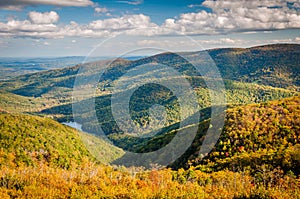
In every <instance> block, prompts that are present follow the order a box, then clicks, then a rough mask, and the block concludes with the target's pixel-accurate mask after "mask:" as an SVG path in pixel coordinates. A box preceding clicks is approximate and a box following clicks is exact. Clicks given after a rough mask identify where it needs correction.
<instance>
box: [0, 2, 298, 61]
mask: <svg viewBox="0 0 300 199" xmlns="http://www.w3.org/2000/svg"><path fill="white" fill-rule="evenodd" d="M272 43H299V44H300V0H233V1H229V0H0V57H63V56H120V55H124V54H130V53H131V54H135V55H147V54H149V53H150V52H151V51H149V50H148V51H147V50H145V49H147V48H151V49H160V51H176V52H177V51H197V50H203V49H211V48H225V47H251V46H256V45H264V44H272ZM133 51H134V53H132V52H133ZM150 54H151V53H150Z"/></svg>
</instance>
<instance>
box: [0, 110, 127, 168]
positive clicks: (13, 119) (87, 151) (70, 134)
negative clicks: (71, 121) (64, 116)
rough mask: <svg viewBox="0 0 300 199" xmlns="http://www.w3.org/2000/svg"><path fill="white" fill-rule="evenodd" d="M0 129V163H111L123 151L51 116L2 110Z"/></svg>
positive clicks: (69, 165)
mask: <svg viewBox="0 0 300 199" xmlns="http://www.w3.org/2000/svg"><path fill="white" fill-rule="evenodd" d="M0 132H1V134H0V150H1V155H0V156H1V162H0V165H10V164H11V165H19V166H20V165H22V164H24V165H27V166H28V165H36V164H37V163H38V162H43V163H46V164H48V165H50V166H53V167H62V168H69V167H71V166H72V165H79V164H80V163H81V162H82V161H83V160H85V159H86V160H90V161H95V160H96V159H97V160H98V162H101V163H103V164H108V163H109V162H110V161H112V160H114V159H116V158H118V157H119V156H121V155H122V151H121V150H119V149H116V148H115V147H113V146H112V145H109V144H108V143H106V142H105V141H103V140H102V139H100V138H97V137H95V136H92V135H87V134H85V133H82V132H79V131H77V130H75V129H73V128H71V127H68V126H65V125H62V124H60V123H58V122H56V121H53V120H51V119H49V118H41V117H38V116H30V115H21V114H7V113H6V114H5V113H2V114H0ZM93 155H94V156H93ZM95 157H96V159H95Z"/></svg>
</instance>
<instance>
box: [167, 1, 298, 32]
mask: <svg viewBox="0 0 300 199" xmlns="http://www.w3.org/2000/svg"><path fill="white" fill-rule="evenodd" d="M292 2H294V3H292ZM296 3H299V0H294V1H293V0H291V1H286V0H253V1H249V0H240V1H229V0H206V1H204V2H203V3H202V6H205V7H207V8H210V9H211V10H212V12H208V11H205V10H202V11H200V12H197V13H186V14H182V15H180V17H179V19H177V20H174V19H167V20H166V21H165V23H164V24H163V26H162V28H164V27H165V28H170V29H174V30H176V31H179V32H181V33H184V34H220V33H228V32H244V31H259V30H279V29H288V28H300V12H299V11H298V10H297V9H293V7H295V6H296V5H298V4H296Z"/></svg>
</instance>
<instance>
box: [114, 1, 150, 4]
mask: <svg viewBox="0 0 300 199" xmlns="http://www.w3.org/2000/svg"><path fill="white" fill-rule="evenodd" d="M117 2H118V3H126V4H129V5H140V4H143V3H144V0H132V1H117Z"/></svg>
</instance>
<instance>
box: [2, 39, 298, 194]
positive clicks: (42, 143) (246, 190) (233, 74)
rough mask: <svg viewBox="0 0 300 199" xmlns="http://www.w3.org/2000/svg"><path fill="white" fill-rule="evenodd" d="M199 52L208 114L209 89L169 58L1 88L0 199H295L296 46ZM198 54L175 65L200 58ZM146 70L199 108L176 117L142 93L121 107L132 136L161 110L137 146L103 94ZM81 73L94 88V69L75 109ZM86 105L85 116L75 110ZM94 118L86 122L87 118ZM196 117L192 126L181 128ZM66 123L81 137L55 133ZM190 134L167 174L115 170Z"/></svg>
mask: <svg viewBox="0 0 300 199" xmlns="http://www.w3.org/2000/svg"><path fill="white" fill-rule="evenodd" d="M207 52H208V54H209V55H210V57H211V59H212V60H213V61H214V63H215V65H216V67H217V68H218V70H219V72H220V75H221V77H222V82H224V88H225V90H224V95H225V96H226V101H225V102H224V103H223V102H222V104H219V105H215V104H212V103H211V97H212V96H211V95H210V88H208V85H209V82H214V81H216V79H213V78H210V77H205V76H201V75H200V74H197V72H195V67H194V66H193V65H192V64H190V63H189V62H188V61H187V60H186V59H183V58H182V57H180V56H179V55H178V54H180V53H178V54H176V53H163V54H157V55H154V56H150V57H141V58H139V59H134V60H130V59H120V58H119V59H115V60H113V61H112V60H100V61H93V62H91V63H86V64H77V65H75V66H68V67H64V68H59V69H54V70H53V69H51V70H46V71H42V72H37V73H29V74H25V75H20V76H15V77H10V78H9V79H6V80H1V81H0V132H1V134H0V147H1V150H0V167H1V172H0V197H1V198H10V197H12V198H14V197H15V198H18V197H21V195H22V194H25V197H42V198H43V197H44V196H45V195H43V194H44V193H45V192H49V194H50V196H51V197H58V196H59V195H60V196H62V197H70V198H84V197H91V198H101V197H102V198H175V197H178V198H198V197H199V194H200V195H203V198H218V196H220V195H219V194H220V193H222V194H224V196H222V197H223V198H278V197H279V196H280V197H282V198H297V197H298V196H299V194H300V186H299V182H300V181H299V180H300V178H299V175H300V170H299V168H300V95H299V92H300V74H299V73H300V45H299V44H273V45H265V46H257V47H252V48H224V49H211V50H208V51H207ZM203 53H204V52H202V51H199V52H185V53H183V54H184V55H185V56H187V57H194V56H195V55H197V56H199V57H204V55H202V54H203ZM200 61H201V60H200ZM153 63H161V64H164V65H168V66H172V67H173V68H174V69H176V70H177V71H179V72H180V74H182V75H183V77H184V78H185V79H187V81H188V83H189V85H190V86H191V88H192V91H193V92H194V93H195V96H196V97H197V103H198V104H199V106H198V107H196V108H193V107H192V105H190V106H191V107H185V109H182V108H181V107H180V101H179V100H178V97H177V96H176V94H175V93H174V92H172V90H170V89H168V88H166V87H164V86H159V85H158V84H154V83H153V84H147V85H145V86H143V87H142V88H139V89H137V90H136V91H135V92H133V95H132V96H131V97H130V101H129V108H130V110H129V111H130V116H131V119H132V120H133V121H134V124H135V125H137V126H138V127H141V129H143V128H144V127H147V125H149V124H150V123H151V120H152V118H151V117H152V116H151V113H150V112H149V109H150V108H151V107H152V106H153V105H155V104H159V105H161V106H163V107H164V111H165V114H166V115H165V123H164V126H163V128H160V129H159V132H152V131H151V129H150V130H145V131H143V132H139V133H140V134H139V135H142V136H143V135H154V136H151V137H147V136H145V137H137V136H136V135H135V134H132V133H131V132H130V131H131V124H130V122H128V121H126V120H124V121H123V122H124V124H123V125H124V126H123V128H121V127H120V126H118V123H117V122H116V121H115V118H114V114H115V113H114V112H113V111H112V106H113V105H114V104H112V102H111V98H112V97H113V95H114V92H119V93H122V92H128V91H130V90H131V89H132V88H131V87H126V88H124V90H117V91H115V90H114V87H115V86H116V85H117V84H118V81H119V79H120V78H121V77H122V76H123V75H124V74H126V72H127V71H129V70H131V69H134V68H135V67H137V66H139V65H143V64H150V65H151V64H153ZM81 67H83V68H85V70H84V71H85V73H83V74H80V75H81V78H82V79H92V78H95V75H97V74H95V71H96V70H98V69H99V68H100V69H103V70H104V72H103V74H102V76H101V77H98V78H99V79H98V81H97V85H94V87H95V92H94V93H93V95H90V96H85V100H83V101H75V102H74V101H73V100H74V93H73V92H74V91H73V87H74V83H75V82H76V78H77V75H78V72H79V70H80V68H81ZM34 72H36V71H34ZM148 72H149V74H150V75H152V74H155V73H159V72H160V71H151V70H149V71H148ZM150 75H149V76H150ZM134 80H135V79H134V78H132V79H130V81H131V82H132V84H130V86H132V87H135V86H136V85H138V83H137V82H135V81H134ZM167 80H168V81H169V82H171V83H172V86H173V87H175V88H177V87H180V85H181V84H182V82H180V81H179V80H180V79H179V77H177V76H174V77H171V78H169V79H167ZM82 89H83V90H85V89H89V88H88V86H86V87H83V88H82ZM185 92H188V91H185ZM83 94H84V92H83ZM92 102H93V103H94V107H95V108H94V110H92V111H91V109H89V108H85V107H86V106H87V105H89V104H90V103H92ZM74 106H75V107H76V106H77V107H82V109H81V110H80V111H81V112H80V114H79V113H74V111H73V109H72V108H74ZM212 110H217V113H218V114H217V115H214V117H216V118H217V119H216V120H217V121H220V122H224V126H223V128H222V129H217V130H216V131H219V132H220V137H219V138H218V139H217V141H216V144H215V145H214V146H212V150H211V151H210V152H209V153H207V154H201V153H200V151H201V146H202V145H203V143H204V140H205V138H206V136H207V132H208V129H211V128H214V127H213V126H212V124H211V123H210V122H211V121H212V118H211V117H212V116H211V114H212ZM93 111H94V112H93ZM182 113H184V114H182ZM93 114H95V115H96V120H95V119H94V120H93V119H91V115H93ZM198 114H199V116H200V118H198V120H197V122H194V123H189V121H190V120H191V118H192V117H194V116H195V115H198ZM75 122H76V123H78V124H80V125H82V126H80V128H81V129H82V131H78V130H75V129H74V128H71V127H68V126H67V125H64V123H68V124H73V125H74V124H76V123H75ZM182 123H183V124H185V125H184V126H181V124H182ZM99 127H100V128H101V130H102V131H103V134H102V133H99ZM145 129H147V128H145ZM194 129H196V130H197V131H196V134H195V137H194V138H193V139H192V142H191V145H190V146H189V147H188V148H187V150H186V151H185V152H184V153H183V154H182V155H180V157H178V158H177V159H176V160H175V161H174V162H172V163H171V164H169V165H163V166H162V165H159V163H160V162H161V161H162V160H163V159H165V158H166V157H164V156H161V157H158V158H157V159H156V160H155V161H153V162H147V160H142V161H141V162H140V163H138V162H137V164H135V165H134V167H132V165H130V164H129V166H128V165H126V164H125V166H127V167H125V166H124V165H122V164H119V163H120V161H121V160H123V159H125V160H126V158H129V159H128V160H129V161H130V160H131V159H130V157H131V156H130V153H128V152H134V153H139V154H144V153H145V154H146V153H151V152H155V151H157V150H159V149H160V148H162V147H164V146H167V145H168V144H169V143H171V141H172V139H173V138H174V137H175V136H176V135H183V136H184V135H185V134H184V133H187V132H190V131H193V130H194ZM102 131H101V132H102ZM208 137H209V136H208ZM187 139H188V138H187ZM174 150H176V149H174ZM122 158H123V159H122ZM121 162H122V161H121ZM147 165H148V166H147ZM149 165H150V167H149ZM22 171H24V172H22ZM49 184H51V185H49ZM38 187H41V190H39V188H38ZM1 194H2V195H1ZM51 194H52V195H51ZM187 194H189V195H187ZM51 197H50V198H51Z"/></svg>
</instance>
